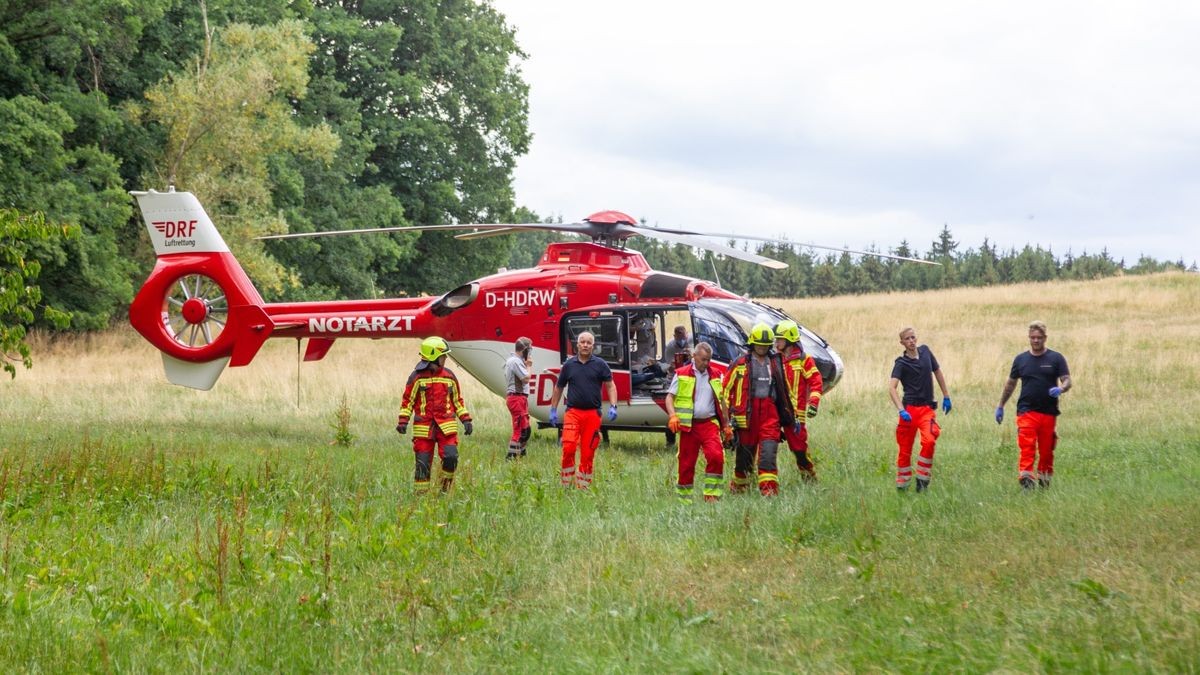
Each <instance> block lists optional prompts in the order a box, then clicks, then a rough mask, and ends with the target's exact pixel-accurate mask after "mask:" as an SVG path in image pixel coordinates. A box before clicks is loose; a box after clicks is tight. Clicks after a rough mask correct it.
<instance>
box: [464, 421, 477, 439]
mask: <svg viewBox="0 0 1200 675" xmlns="http://www.w3.org/2000/svg"><path fill="white" fill-rule="evenodd" d="M463 433H465V434H466V435H468V436H470V435H471V434H473V433H475V427H474V426H472V425H471V420H467V421H466V422H463Z"/></svg>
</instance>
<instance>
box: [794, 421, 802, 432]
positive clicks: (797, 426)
mask: <svg viewBox="0 0 1200 675" xmlns="http://www.w3.org/2000/svg"><path fill="white" fill-rule="evenodd" d="M803 427H804V425H803V424H801V423H800V420H796V421H795V422H792V433H793V434H798V433H800V429H802V428H803Z"/></svg>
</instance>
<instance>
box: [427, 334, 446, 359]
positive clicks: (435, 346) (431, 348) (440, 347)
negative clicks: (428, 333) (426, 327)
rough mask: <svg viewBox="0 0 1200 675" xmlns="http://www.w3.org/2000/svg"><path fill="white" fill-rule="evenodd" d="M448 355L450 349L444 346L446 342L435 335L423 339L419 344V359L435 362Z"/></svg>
mask: <svg viewBox="0 0 1200 675" xmlns="http://www.w3.org/2000/svg"><path fill="white" fill-rule="evenodd" d="M449 353H450V347H449V346H448V345H447V344H446V341H445V340H443V339H442V338H440V337H437V336H436V335H435V336H433V337H429V338H425V339H424V340H423V341H422V342H421V358H423V359H425V360H426V361H437V360H438V359H439V358H441V357H442V356H445V355H446V354H449Z"/></svg>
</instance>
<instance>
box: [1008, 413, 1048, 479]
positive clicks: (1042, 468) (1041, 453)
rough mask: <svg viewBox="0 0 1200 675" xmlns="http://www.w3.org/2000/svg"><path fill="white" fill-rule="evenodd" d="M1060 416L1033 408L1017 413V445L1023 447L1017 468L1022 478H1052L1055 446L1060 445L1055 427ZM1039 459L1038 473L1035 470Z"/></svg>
mask: <svg viewBox="0 0 1200 675" xmlns="http://www.w3.org/2000/svg"><path fill="white" fill-rule="evenodd" d="M1057 424H1058V417H1057V416H1055V415H1047V414H1046V413H1040V412H1034V411H1032V410H1030V411H1028V412H1023V413H1021V414H1019V415H1017V447H1019V448H1021V459H1020V461H1019V462H1018V466H1017V468H1018V469H1019V470H1020V472H1021V473H1020V475H1021V477H1022V478H1024V477H1029V478H1039V477H1040V478H1042V479H1043V480H1047V481H1048V480H1050V476H1052V475H1053V474H1054V447H1055V446H1056V445H1058V434H1057V433H1056V432H1055V427H1056V426H1057ZM1035 458H1036V459H1037V474H1036V475H1035V474H1034V472H1033V466H1034V459H1035Z"/></svg>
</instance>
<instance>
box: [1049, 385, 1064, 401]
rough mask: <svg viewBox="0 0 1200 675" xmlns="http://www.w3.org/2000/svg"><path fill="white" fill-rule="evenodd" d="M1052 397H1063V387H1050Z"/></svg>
mask: <svg viewBox="0 0 1200 675" xmlns="http://www.w3.org/2000/svg"><path fill="white" fill-rule="evenodd" d="M1050 395H1051V396H1053V397H1054V398H1058V397H1059V396H1062V387H1050Z"/></svg>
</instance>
